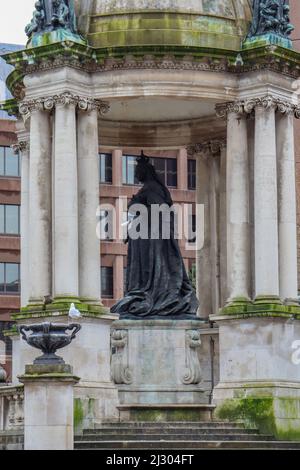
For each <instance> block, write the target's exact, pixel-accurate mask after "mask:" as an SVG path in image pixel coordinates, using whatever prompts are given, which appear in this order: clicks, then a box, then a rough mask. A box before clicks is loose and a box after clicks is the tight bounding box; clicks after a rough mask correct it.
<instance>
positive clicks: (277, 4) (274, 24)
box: [248, 0, 294, 38]
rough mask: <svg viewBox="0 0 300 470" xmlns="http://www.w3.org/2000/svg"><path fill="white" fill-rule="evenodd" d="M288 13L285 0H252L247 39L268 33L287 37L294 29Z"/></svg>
mask: <svg viewBox="0 0 300 470" xmlns="http://www.w3.org/2000/svg"><path fill="white" fill-rule="evenodd" d="M289 12H290V7H289V5H288V4H287V1H286V0H253V20H252V25H251V28H250V31H249V34H248V37H249V38H252V37H254V36H260V35H263V34H268V33H274V34H277V35H279V36H282V37H288V36H289V35H290V34H291V32H292V31H293V29H294V27H293V25H292V24H291V23H290V18H289Z"/></svg>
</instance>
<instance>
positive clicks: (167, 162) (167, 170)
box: [151, 158, 177, 188]
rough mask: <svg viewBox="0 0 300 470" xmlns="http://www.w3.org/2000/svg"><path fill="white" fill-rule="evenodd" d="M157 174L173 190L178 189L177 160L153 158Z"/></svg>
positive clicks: (152, 161)
mask: <svg viewBox="0 0 300 470" xmlns="http://www.w3.org/2000/svg"><path fill="white" fill-rule="evenodd" d="M151 163H152V165H153V166H154V168H155V170H156V173H157V174H158V175H159V177H160V179H161V180H162V182H163V183H164V184H165V185H166V186H169V187H171V188H176V187H177V159H176V158H151Z"/></svg>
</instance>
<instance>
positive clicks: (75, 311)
mask: <svg viewBox="0 0 300 470" xmlns="http://www.w3.org/2000/svg"><path fill="white" fill-rule="evenodd" d="M69 317H70V318H73V319H74V318H80V317H81V313H80V311H79V310H78V309H77V308H76V307H75V305H74V304H71V307H70V310H69Z"/></svg>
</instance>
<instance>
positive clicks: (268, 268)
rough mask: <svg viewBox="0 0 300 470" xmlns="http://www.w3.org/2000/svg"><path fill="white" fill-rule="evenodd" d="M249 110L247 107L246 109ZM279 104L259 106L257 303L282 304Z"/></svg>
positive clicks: (267, 100) (270, 101) (267, 101)
mask: <svg viewBox="0 0 300 470" xmlns="http://www.w3.org/2000/svg"><path fill="white" fill-rule="evenodd" d="M246 107H247V105H246ZM275 108H276V104H275V101H274V100H273V99H272V98H270V97H266V98H264V99H261V100H256V103H255V145H254V224H255V227H254V232H255V296H256V301H258V302H259V301H262V302H263V303H265V302H274V301H275V302H276V301H279V275H278V212H277V209H278V208H277V163H276V129H275Z"/></svg>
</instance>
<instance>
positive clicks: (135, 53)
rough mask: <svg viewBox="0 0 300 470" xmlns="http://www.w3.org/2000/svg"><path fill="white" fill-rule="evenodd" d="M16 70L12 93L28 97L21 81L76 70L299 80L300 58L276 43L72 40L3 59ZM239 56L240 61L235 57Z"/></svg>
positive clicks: (9, 83) (14, 54)
mask: <svg viewBox="0 0 300 470" xmlns="http://www.w3.org/2000/svg"><path fill="white" fill-rule="evenodd" d="M2 57H3V58H4V60H6V61H7V63H9V64H11V65H13V66H14V67H15V70H14V71H13V72H12V73H11V74H10V76H9V77H8V79H7V85H8V87H9V89H10V90H11V91H12V93H13V95H14V96H15V97H16V98H18V99H22V98H23V97H24V84H23V78H24V76H25V75H29V74H31V73H35V72H42V71H48V70H52V69H56V68H60V67H65V66H68V67H72V68H76V69H79V70H82V71H86V72H88V73H93V72H107V71H113V70H139V69H171V70H193V71H197V70H199V71H214V72H230V73H234V74H235V73H238V74H241V73H245V72H246V73H248V72H253V71H260V70H271V71H274V72H278V73H280V74H283V75H286V76H289V77H293V78H295V79H296V78H298V77H299V76H300V54H299V53H298V52H296V51H293V50H289V49H285V48H282V47H280V46H274V45H264V46H260V47H253V48H250V49H247V50H242V51H227V50H224V49H222V50H219V49H213V48H203V47H202V48H201V47H199V48H198V47H189V46H181V47H175V46H159V47H156V48H154V47H153V46H143V47H139V46H133V47H130V49H129V50H128V48H123V47H115V48H109V49H106V48H99V49H94V48H91V47H89V46H86V45H82V44H78V43H75V42H72V41H64V42H59V43H55V44H48V45H45V46H42V47H39V48H33V49H27V50H26V51H17V52H14V53H10V54H5V55H3V56H2ZM238 57H240V59H239V60H237V58H238Z"/></svg>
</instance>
